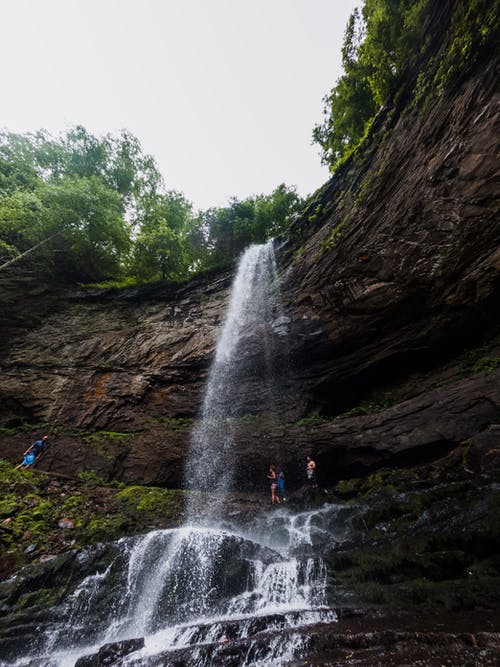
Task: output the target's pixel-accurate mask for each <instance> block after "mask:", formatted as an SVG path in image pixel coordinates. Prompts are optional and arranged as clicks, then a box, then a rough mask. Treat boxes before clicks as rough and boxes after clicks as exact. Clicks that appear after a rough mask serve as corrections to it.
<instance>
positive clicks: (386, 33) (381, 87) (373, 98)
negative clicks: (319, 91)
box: [313, 0, 500, 171]
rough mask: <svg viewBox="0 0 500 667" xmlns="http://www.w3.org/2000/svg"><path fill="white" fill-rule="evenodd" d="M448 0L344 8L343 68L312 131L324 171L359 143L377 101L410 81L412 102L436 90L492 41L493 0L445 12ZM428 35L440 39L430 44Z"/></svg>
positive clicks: (381, 1) (395, 0) (383, 0)
mask: <svg viewBox="0 0 500 667" xmlns="http://www.w3.org/2000/svg"><path fill="white" fill-rule="evenodd" d="M452 4H453V3H450V2H443V3H441V5H440V6H438V3H435V2H433V1H432V0H418V1H417V2H415V1H412V0H365V2H364V5H363V8H362V10H361V11H360V10H359V9H355V10H354V12H353V13H352V14H351V16H350V18H349V22H348V24H347V28H346V32H345V36H344V44H343V48H342V64H343V68H344V74H343V75H342V76H341V77H340V79H339V80H338V81H337V82H336V84H335V86H334V87H333V88H332V90H331V91H330V93H329V94H328V95H327V96H326V97H325V99H324V109H323V114H324V118H323V122H322V123H320V124H318V125H316V127H315V128H314V131H313V138H314V141H315V142H316V143H317V144H319V146H320V147H321V151H322V160H323V163H324V164H327V165H329V166H330V169H331V170H332V171H333V170H334V169H335V168H336V167H337V165H338V164H339V163H340V162H342V160H343V159H345V158H346V157H347V156H348V155H350V154H351V153H352V151H353V150H354V149H355V148H356V146H358V145H359V144H360V142H361V141H362V140H363V138H364V136H365V135H366V133H367V131H368V129H369V127H370V125H371V123H372V121H373V119H374V117H375V115H376V113H377V111H378V110H379V109H380V107H381V106H382V105H384V104H392V103H394V102H395V101H396V100H397V97H398V95H399V94H400V93H401V92H402V90H404V89H409V88H411V86H412V85H413V86H414V90H413V95H414V98H415V100H420V101H421V100H423V99H425V98H427V97H429V96H432V95H433V94H439V93H442V92H443V90H444V89H445V88H446V87H447V86H448V84H449V83H450V82H451V81H453V79H454V78H458V77H459V76H460V77H462V76H463V75H464V74H465V73H466V71H467V69H468V68H469V67H470V66H471V65H472V64H473V63H474V61H475V60H476V59H477V57H478V55H479V54H480V53H481V50H482V49H484V48H485V47H488V45H489V44H490V43H493V40H494V39H495V38H496V31H497V29H498V21H499V15H500V4H499V2H487V1H486V0H474V1H473V2H470V1H469V0H460V1H459V2H458V3H456V6H455V7H454V8H453V11H451V5H452ZM448 24H449V25H448ZM445 30H447V32H446V38H444V34H443V31H445ZM436 39H437V40H438V41H439V40H442V42H443V44H442V45H441V44H439V45H438V48H436V46H435V44H433V41H434V40H436ZM430 53H432V55H431V56H430Z"/></svg>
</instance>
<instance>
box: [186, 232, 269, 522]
mask: <svg viewBox="0 0 500 667" xmlns="http://www.w3.org/2000/svg"><path fill="white" fill-rule="evenodd" d="M280 315H281V304H280V298H279V289H278V280H277V275H276V262H275V258H274V250H273V243H272V241H269V242H268V243H266V244H265V245H252V246H250V248H248V249H247V251H246V252H245V254H244V255H243V257H242V258H241V261H240V264H239V267H238V272H237V275H236V278H235V280H234V283H233V286H232V289H231V297H230V302H229V308H228V311H227V315H226V319H225V323H224V326H223V329H222V332H221V335H220V337H219V340H218V343H217V349H216V353H215V359H214V361H213V363H212V367H211V369H210V375H209V379H208V384H207V388H206V393H205V400H204V402H203V408H202V413H201V419H200V421H199V423H198V426H197V427H196V428H195V429H194V432H193V435H192V442H191V452H190V455H189V458H188V462H187V466H186V485H187V487H188V488H190V489H192V490H205V491H210V492H211V493H212V494H214V496H213V497H212V498H211V502H210V507H209V508H208V507H207V503H206V502H205V500H204V498H203V496H201V501H200V497H199V496H198V497H197V496H196V495H192V496H191V499H190V507H189V510H190V512H189V516H190V519H195V520H196V521H197V522H199V521H200V517H202V516H203V517H205V518H206V517H207V514H208V509H210V515H211V516H212V517H215V518H217V516H218V513H219V511H220V506H221V503H222V501H223V500H224V496H225V493H226V492H227V491H228V490H229V489H230V488H231V483H232V481H233V473H234V469H235V466H236V462H235V461H234V458H233V457H234V437H235V425H236V423H237V419H238V418H239V417H242V416H244V415H245V414H247V413H250V412H252V411H255V410H257V409H263V408H265V409H267V411H268V413H269V412H270V413H272V406H273V404H274V400H275V393H276V389H277V388H276V375H277V374H276V372H275V371H276V368H277V362H278V360H279V355H278V354H277V351H278V346H277V345H276V338H277V334H276V331H275V330H274V329H273V323H274V322H275V320H276V319H277V318H279V317H280ZM279 333H282V331H280V332H279ZM270 408H271V409H270Z"/></svg>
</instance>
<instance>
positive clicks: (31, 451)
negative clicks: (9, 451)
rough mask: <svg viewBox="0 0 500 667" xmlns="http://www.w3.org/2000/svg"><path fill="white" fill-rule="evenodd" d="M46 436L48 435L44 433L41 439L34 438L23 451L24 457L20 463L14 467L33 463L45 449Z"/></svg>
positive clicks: (28, 465) (28, 466) (22, 466)
mask: <svg viewBox="0 0 500 667" xmlns="http://www.w3.org/2000/svg"><path fill="white" fill-rule="evenodd" d="M48 437H49V436H48V435H44V436H43V438H42V439H41V440H35V442H34V443H33V444H32V445H31V446H30V447H28V449H27V450H26V451H25V452H24V454H23V456H24V458H23V460H22V461H21V463H20V464H19V465H18V466H16V469H17V468H30V467H31V466H33V465H35V463H36V462H37V461H38V459H39V458H40V456H41V455H42V453H43V452H44V451H45V448H46V443H47V440H48Z"/></svg>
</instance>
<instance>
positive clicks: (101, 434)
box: [83, 431, 133, 443]
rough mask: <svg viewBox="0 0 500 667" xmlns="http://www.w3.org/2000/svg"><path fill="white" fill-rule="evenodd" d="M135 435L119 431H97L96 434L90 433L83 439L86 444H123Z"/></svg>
mask: <svg viewBox="0 0 500 667" xmlns="http://www.w3.org/2000/svg"><path fill="white" fill-rule="evenodd" d="M131 435H133V433H120V432H118V431H95V432H94V433H89V434H88V435H85V436H84V437H83V440H84V441H85V442H90V443H96V442H102V441H103V440H113V441H117V442H123V441H124V440H126V439H127V438H130V436H131Z"/></svg>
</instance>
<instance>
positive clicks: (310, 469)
mask: <svg viewBox="0 0 500 667" xmlns="http://www.w3.org/2000/svg"><path fill="white" fill-rule="evenodd" d="M306 475H307V481H308V482H309V485H310V486H311V488H313V489H316V488H317V486H318V485H317V484H316V462H315V461H313V460H312V458H311V457H310V456H308V457H307V465H306Z"/></svg>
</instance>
